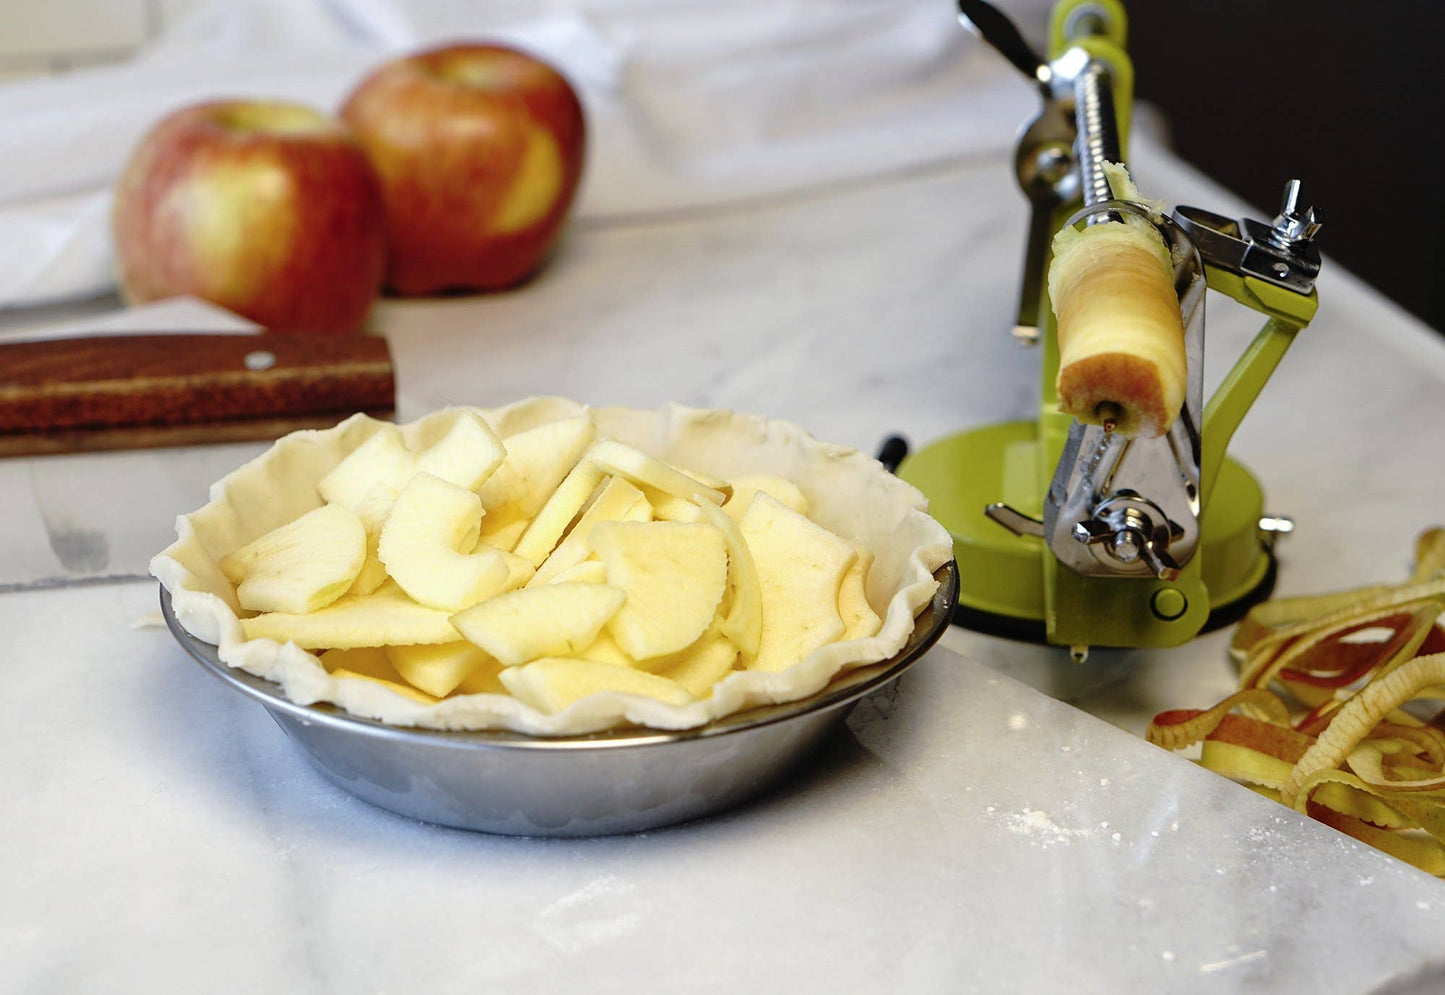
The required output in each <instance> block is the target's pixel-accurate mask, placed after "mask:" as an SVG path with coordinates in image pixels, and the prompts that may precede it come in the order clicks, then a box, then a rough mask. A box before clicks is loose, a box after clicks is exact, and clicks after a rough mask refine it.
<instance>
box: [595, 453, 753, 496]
mask: <svg viewBox="0 0 1445 995" xmlns="http://www.w3.org/2000/svg"><path fill="white" fill-rule="evenodd" d="M584 458H585V459H586V460H588V461H589V462H590V463H592V464H593V465H594V466H597V467H599V468H600V469H602V470H603V471H604V472H606V473H612V474H617V475H619V476H623V477H626V478H627V479H628V480H630V481H632V482H633V483H634V484H639V485H645V486H647V487H653V488H656V489H657V490H659V491H662V492H663V493H664V494H671V495H673V496H674V497H680V498H686V499H687V500H689V501H699V500H701V501H708V502H710V503H712V504H722V503H723V501H725V500H727V494H726V493H724V492H723V491H722V490H720V489H718V488H714V487H710V486H708V485H707V484H706V483H704V482H702V481H701V480H699V479H698V478H696V477H693V476H691V475H690V474H688V473H685V472H683V471H682V470H678V469H676V468H675V467H672V466H670V465H668V464H667V463H664V462H663V461H662V460H660V459H657V458H656V457H654V456H649V455H647V453H644V452H643V451H642V450H640V449H633V448H632V447H631V446H625V445H623V444H622V443H620V442H618V441H617V440H616V439H598V440H597V441H596V442H594V443H592V447H591V448H590V449H588V450H587V455H586V456H585V457H584Z"/></svg>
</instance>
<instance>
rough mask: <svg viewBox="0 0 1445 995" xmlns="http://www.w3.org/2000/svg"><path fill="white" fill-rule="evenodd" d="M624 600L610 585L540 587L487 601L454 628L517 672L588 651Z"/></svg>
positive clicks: (456, 617) (454, 618) (457, 620)
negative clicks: (544, 659) (549, 659)
mask: <svg viewBox="0 0 1445 995" xmlns="http://www.w3.org/2000/svg"><path fill="white" fill-rule="evenodd" d="M626 599H627V596H626V595H625V594H623V593H622V591H620V590H618V589H617V588H615V587H609V586H607V585H606V584H541V585H538V586H537V587H524V588H522V589H521V590H519V591H509V592H507V593H506V594H499V595H497V596H496V597H495V598H492V599H490V600H488V601H483V602H482V603H481V604H479V605H476V606H475V607H473V608H469V609H467V610H466V611H464V612H461V613H460V614H458V615H454V616H452V623H453V624H454V625H455V626H456V628H457V630H458V631H459V632H461V634H462V636H463V637H465V638H466V639H468V640H469V641H471V642H473V643H475V644H476V645H478V646H480V647H481V648H482V649H484V650H486V651H487V652H488V653H490V654H491V655H492V656H494V657H495V658H496V659H497V660H498V661H500V662H501V663H502V664H503V665H504V666H508V667H514V666H516V665H518V664H522V663H526V662H527V661H529V660H536V659H538V658H539V657H544V656H563V655H566V654H568V653H576V652H577V651H578V650H580V649H582V648H583V647H584V646H587V645H590V644H591V643H592V641H593V640H594V639H596V638H597V633H598V632H600V631H601V630H602V626H604V625H605V624H607V620H608V619H610V618H611V617H612V616H613V615H614V614H615V613H616V612H617V609H619V608H621V607H622V602H623V601H625V600H626Z"/></svg>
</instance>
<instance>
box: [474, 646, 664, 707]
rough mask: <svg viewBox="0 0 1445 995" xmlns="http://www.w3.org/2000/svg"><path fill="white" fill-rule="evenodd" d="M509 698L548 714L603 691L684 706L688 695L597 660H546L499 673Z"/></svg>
mask: <svg viewBox="0 0 1445 995" xmlns="http://www.w3.org/2000/svg"><path fill="white" fill-rule="evenodd" d="M501 680H502V683H503V684H505V685H506V687H507V690H508V691H510V692H512V696H513V697H514V698H517V699H518V700H520V701H522V702H523V703H525V704H528V705H531V706H532V707H533V708H535V709H537V711H539V712H546V713H548V714H552V713H555V712H560V711H562V710H563V709H565V708H566V707H567V706H568V705H570V704H572V703H573V702H574V701H577V700H578V699H581V698H586V697H587V696H588V695H593V694H601V693H603V692H606V691H613V692H620V693H622V694H637V695H643V696H645V697H648V698H656V699H658V700H659V701H664V702H667V703H668V704H669V705H686V704H687V703H688V702H690V701H692V695H690V694H688V693H687V691H686V690H685V689H683V687H682V686H681V685H679V684H677V683H676V682H675V681H670V680H668V679H667V678H665V677H658V676H657V675H656V674H649V673H645V672H643V671H641V670H633V669H632V668H631V667H624V666H621V665H619V664H615V663H601V662H599V661H597V660H572V659H568V658H565V657H547V658H544V659H541V660H536V661H534V662H532V663H529V664H527V665H526V666H524V667H513V668H511V669H508V670H505V671H503V672H502V674H501Z"/></svg>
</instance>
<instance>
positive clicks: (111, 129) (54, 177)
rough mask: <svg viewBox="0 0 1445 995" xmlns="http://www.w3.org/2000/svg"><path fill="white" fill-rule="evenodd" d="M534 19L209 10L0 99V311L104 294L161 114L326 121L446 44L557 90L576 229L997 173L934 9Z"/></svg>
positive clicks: (981, 97)
mask: <svg viewBox="0 0 1445 995" xmlns="http://www.w3.org/2000/svg"><path fill="white" fill-rule="evenodd" d="M529 9H530V11H531V13H528V10H529ZM546 9H547V11H548V13H546V14H544V15H540V16H539V15H537V14H536V13H535V11H536V10H537V7H536V6H535V5H528V4H524V3H521V2H517V0H512V2H502V3H497V2H493V3H489V4H485V5H478V4H465V5H463V4H449V3H447V2H446V0H250V2H247V3H240V4H236V3H223V2H220V0H216V2H213V3H210V4H208V5H205V6H202V7H200V8H198V9H197V11H196V12H195V13H194V14H193V15H192V16H190V17H189V18H187V19H186V20H184V21H182V22H180V23H179V24H177V25H176V27H175V28H174V29H173V30H172V31H171V32H170V33H169V34H167V35H165V36H163V37H162V38H161V39H159V40H158V41H157V42H156V43H155V44H154V45H152V46H150V47H149V48H148V49H147V50H145V51H144V52H142V53H141V54H140V55H139V56H137V57H136V58H135V59H133V60H132V61H130V62H127V63H124V64H121V65H117V66H113V67H107V68H103V69H95V70H88V71H82V72H76V73H73V74H70V75H67V76H62V77H56V78H49V79H40V80H31V81H24V82H20V83H13V84H9V85H7V86H4V87H0V120H3V121H4V122H5V128H4V129H3V131H0V308H5V307H18V306H26V305H36V304H43V303H50V302H55V301H61V300H67V299H74V298H80V297H85V296H90V295H95V294H99V293H103V292H106V291H107V290H109V289H110V288H111V287H112V285H113V267H112V261H111V250H110V244H109V224H108V214H109V188H110V184H111V183H112V181H113V180H114V178H115V177H116V176H117V175H118V173H119V171H120V169H121V167H122V166H123V164H124V162H125V159H126V157H127V155H128V154H129V152H130V150H131V149H132V147H133V146H134V145H135V143H136V142H137V141H138V140H139V138H140V137H141V135H143V134H144V132H145V130H146V129H147V128H148V127H150V126H151V125H152V124H153V123H154V122H155V121H157V120H158V119H159V118H160V117H161V116H163V115H164V114H165V113H167V112H168V111H170V110H172V109H175V108H176V107H179V106H182V105H184V104H188V103H191V102H194V101H197V100H201V99H205V98H211V97H218V96H239V95H251V96H258V97H270V98H279V99H288V100H296V101H301V102H305V103H308V104H311V105H313V106H318V107H322V108H327V109H335V108H336V107H338V106H339V104H340V103H341V101H342V100H343V99H344V96H345V94H346V93H347V92H348V91H349V90H350V89H351V87H353V86H354V85H355V84H356V83H357V82H358V81H359V80H360V79H361V78H362V76H364V75H365V73H366V72H367V71H368V70H369V69H370V68H371V67H372V66H374V65H375V64H377V63H378V62H380V61H382V60H384V59H386V58H388V57H391V56H394V55H396V54H398V53H400V52H402V51H405V50H408V49H411V48H415V47H418V46H421V45H426V44H435V43H440V42H442V41H445V40H451V39H459V38H478V37H487V38H493V39H502V40H507V41H510V42H512V43H514V44H516V45H518V46H520V47H523V48H526V49H529V50H532V51H534V52H536V53H537V54H539V55H541V56H542V57H544V58H546V59H548V60H549V61H551V62H552V63H553V64H555V65H556V66H558V68H560V69H561V70H562V71H563V72H565V73H566V74H567V75H568V76H569V78H570V79H572V80H573V82H574V83H575V85H576V86H577V87H578V89H579V91H580V93H581V96H582V99H583V102H584V104H585V106H586V109H587V112H588V118H589V122H590V151H589V163H588V171H587V175H586V178H585V180H584V186H583V190H582V195H581V198H580V200H579V204H578V214H579V216H580V217H583V218H599V217H616V216H626V215H635V214H641V213H651V212H658V211H669V210H676V209H683V208H689V207H698V206H706V205H716V204H720V203H725V202H727V201H731V200H736V199H739V198H750V197H759V196H767V195H776V194H780V193H784V192H789V191H796V190H799V189H803V188H806V187H810V186H815V185H818V184H825V183H830V182H837V181H840V180H847V179H852V178H857V177H862V176H868V175H875V174H877V173H880V172H884V171H888V170H896V169H903V168H908V167H916V166H919V165H923V164H927V163H930V162H937V161H940V160H943V159H946V158H949V157H957V156H964V155H976V154H998V153H999V152H1000V151H1001V150H1003V149H1005V148H1007V147H1008V145H1009V143H1010V142H1011V140H1012V136H1013V134H1014V132H1015V131H1016V129H1017V126H1018V123H1019V122H1020V121H1021V120H1022V119H1023V117H1024V116H1025V115H1026V114H1027V113H1028V112H1029V110H1030V107H1031V104H1032V101H1033V100H1034V97H1033V94H1032V93H1031V91H1030V88H1029V87H1027V86H1026V85H1024V84H1023V82H1022V81H1021V80H1020V79H1019V78H1017V74H1016V73H1014V71H1013V70H1011V69H1009V68H1008V67H1007V66H1006V64H1005V63H1004V61H1003V60H1002V59H1001V58H999V57H997V56H996V55H994V54H993V53H990V52H985V51H983V47H982V45H981V43H979V42H978V41H977V40H976V39H974V38H973V37H972V36H971V35H969V34H968V33H967V32H966V31H964V30H963V29H962V28H960V27H959V26H958V24H957V22H956V21H955V19H954V16H953V13H952V8H951V5H950V4H948V3H946V2H943V3H940V2H938V0H728V2H726V3H722V2H712V0H669V2H662V3H659V2H655V0H573V2H569V3H561V4H549V5H548V6H547V8H546Z"/></svg>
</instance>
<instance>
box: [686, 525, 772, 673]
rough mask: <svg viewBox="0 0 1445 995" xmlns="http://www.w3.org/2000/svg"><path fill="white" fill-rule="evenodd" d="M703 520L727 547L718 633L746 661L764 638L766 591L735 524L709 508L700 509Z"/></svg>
mask: <svg viewBox="0 0 1445 995" xmlns="http://www.w3.org/2000/svg"><path fill="white" fill-rule="evenodd" d="M698 510H699V511H700V512H701V513H702V516H703V520H704V521H706V522H707V523H708V524H710V525H711V526H712V527H713V528H715V529H717V530H718V532H719V533H721V535H722V537H723V541H724V542H725V543H727V550H728V591H729V594H730V597H728V598H726V599H724V600H725V607H724V608H723V609H722V610H723V617H722V620H721V621H720V622H719V625H718V629H719V631H720V632H721V633H722V634H723V635H725V636H727V637H728V639H730V640H732V642H733V645H735V646H736V647H737V648H738V650H739V652H741V653H742V655H743V658H744V660H745V661H751V660H753V659H754V658H756V657H757V655H758V648H759V646H760V645H761V643H762V638H763V591H762V586H761V585H760V583H759V581H758V568H757V564H756V563H754V562H753V553H752V550H751V549H750V548H749V546H748V542H747V539H745V538H744V537H743V533H742V530H741V529H739V528H738V525H737V523H736V522H734V521H733V520H732V518H730V517H729V516H728V515H726V514H725V513H724V512H725V511H726V509H719V508H716V507H714V506H712V505H709V504H703V505H698Z"/></svg>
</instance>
